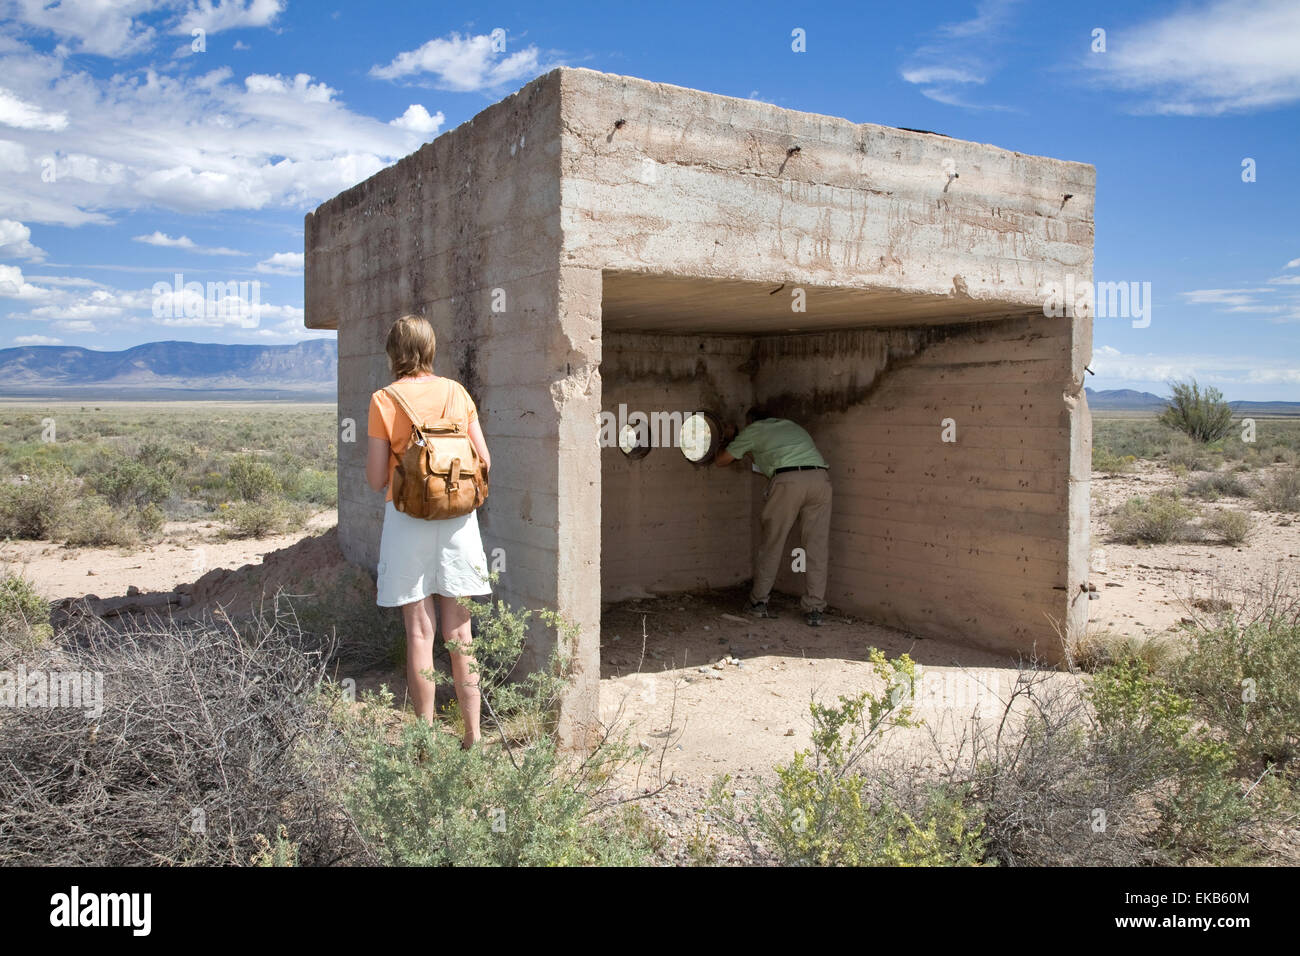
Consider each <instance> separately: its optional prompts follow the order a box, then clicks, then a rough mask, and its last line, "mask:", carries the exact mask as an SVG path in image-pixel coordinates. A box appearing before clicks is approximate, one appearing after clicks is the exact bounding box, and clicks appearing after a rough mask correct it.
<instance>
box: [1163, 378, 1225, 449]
mask: <svg viewBox="0 0 1300 956" xmlns="http://www.w3.org/2000/svg"><path fill="white" fill-rule="evenodd" d="M1169 387H1170V390H1171V391H1172V392H1173V395H1172V396H1171V397H1170V398H1169V404H1168V405H1167V406H1166V407H1165V410H1164V411H1163V412H1161V413H1160V423H1161V424H1162V425H1167V426H1168V427H1170V428H1174V429H1177V430H1178V431H1180V432H1182V433H1183V434H1185V435H1188V436H1189V437H1191V438H1193V439H1195V440H1196V441H1199V442H1212V441H1218V440H1219V439H1220V438H1223V437H1224V436H1225V435H1227V434H1228V432H1229V431H1230V430H1231V429H1232V408H1231V407H1230V406H1229V405H1228V403H1227V402H1225V401H1224V400H1223V394H1222V393H1221V392H1220V391H1219V390H1218V389H1217V388H1214V387H1209V388H1206V390H1205V392H1204V394H1202V393H1201V389H1200V387H1199V386H1198V385H1197V384H1196V380H1195V379H1193V380H1192V381H1191V382H1171V383H1170V385H1169Z"/></svg>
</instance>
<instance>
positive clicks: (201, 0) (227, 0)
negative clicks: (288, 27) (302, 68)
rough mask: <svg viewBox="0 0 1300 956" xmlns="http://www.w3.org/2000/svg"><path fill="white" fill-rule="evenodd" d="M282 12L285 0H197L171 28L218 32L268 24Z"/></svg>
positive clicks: (184, 31) (186, 32)
mask: <svg viewBox="0 0 1300 956" xmlns="http://www.w3.org/2000/svg"><path fill="white" fill-rule="evenodd" d="M283 12H284V0H247V2H245V3H240V2H239V0H224V2H223V0H196V2H195V4H194V5H193V6H192V7H191V8H190V9H189V11H188V12H187V13H186V14H185V16H183V17H182V18H181V20H180V22H179V23H177V24H176V26H175V27H174V28H173V30H172V32H173V33H185V34H189V33H190V31H191V30H196V29H197V30H206V31H207V32H208V33H217V32H219V31H221V30H234V29H236V28H239V27H265V26H270V24H271V23H272V22H274V20H275V18H276V17H278V16H279V15H280V14H281V13H283Z"/></svg>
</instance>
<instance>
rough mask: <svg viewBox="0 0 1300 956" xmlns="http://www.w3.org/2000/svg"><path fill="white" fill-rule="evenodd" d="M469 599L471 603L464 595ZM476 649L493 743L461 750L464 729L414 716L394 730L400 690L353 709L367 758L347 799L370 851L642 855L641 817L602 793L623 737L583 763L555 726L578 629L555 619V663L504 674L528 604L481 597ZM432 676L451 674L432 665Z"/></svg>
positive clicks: (558, 860)
mask: <svg viewBox="0 0 1300 956" xmlns="http://www.w3.org/2000/svg"><path fill="white" fill-rule="evenodd" d="M467 603H469V602H467ZM470 610H471V613H472V616H473V620H474V622H475V625H476V626H475V627H474V630H473V639H472V642H471V647H470V649H469V650H470V652H471V653H472V654H473V655H474V658H475V660H476V661H477V663H478V668H477V673H478V675H479V685H480V692H481V694H482V700H483V707H484V711H485V713H484V717H485V721H484V724H485V733H484V740H485V741H486V740H487V739H488V738H489V737H490V738H491V739H492V741H493V743H492V746H485V745H484V744H480V745H479V746H477V747H475V748H472V749H471V750H470V751H462V750H461V749H460V744H459V740H458V737H457V736H456V735H453V734H449V733H447V732H446V731H445V730H444V729H443V728H442V727H440V726H434V725H430V724H428V723H426V722H425V721H423V720H418V719H415V720H408V721H404V722H403V723H402V726H401V727H400V728H399V729H398V730H397V733H396V738H397V739H396V740H395V741H394V740H392V739H391V734H390V732H389V729H388V725H389V724H390V723H391V717H392V702H393V698H392V694H391V693H390V692H388V690H387V688H383V689H382V690H381V693H380V694H367V695H365V697H364V698H363V701H362V705H361V707H360V709H359V710H358V711H356V712H355V713H353V714H352V715H351V716H350V717H349V718H348V721H349V723H348V725H347V726H348V734H349V739H350V740H352V741H353V742H354V747H355V752H357V753H358V754H359V755H360V756H359V764H360V769H359V771H358V772H357V773H356V774H355V775H354V777H353V778H352V780H351V781H350V783H349V786H348V788H347V790H346V793H345V796H344V799H345V801H346V804H347V806H348V807H349V810H350V812H351V814H352V818H353V819H354V820H355V821H356V823H357V827H358V830H359V832H360V833H361V835H362V837H363V839H364V840H365V841H366V843H367V844H368V846H369V847H370V851H371V852H372V854H373V855H374V856H375V857H376V858H377V859H378V860H380V861H381V862H384V863H386V864H389V865H451V864H454V865H463V866H483V865H497V866H566V865H584V866H585V865H594V864H602V865H629V864H637V863H641V862H643V861H644V860H645V859H646V858H647V856H648V854H649V852H650V849H651V847H650V843H649V839H648V836H647V834H646V832H645V829H644V827H640V826H633V825H632V824H631V822H630V819H629V816H628V815H627V814H626V813H621V814H620V813H617V812H612V811H614V810H616V806H615V805H612V804H609V803H606V802H604V801H603V797H602V794H603V793H604V791H605V788H606V786H607V784H608V781H609V780H610V778H611V777H612V775H613V773H614V771H615V770H616V769H617V767H618V766H619V765H620V764H621V763H624V762H626V761H627V759H628V754H629V752H630V750H629V748H628V747H627V746H626V743H625V741H623V740H620V739H617V738H614V737H612V736H607V737H606V738H604V739H603V740H602V741H601V742H600V743H599V744H598V746H597V747H596V748H595V750H594V751H593V752H592V753H591V754H590V755H588V756H586V757H585V758H584V759H582V760H580V761H576V762H571V761H569V760H567V759H566V758H565V757H564V756H563V755H561V753H560V752H559V751H558V750H557V747H556V744H555V740H554V737H553V730H554V718H555V714H556V705H557V703H558V700H559V696H560V694H561V693H562V691H563V689H564V687H565V686H566V685H567V681H568V679H569V677H570V674H571V672H570V670H569V664H568V662H569V660H570V658H569V656H568V655H569V648H570V646H571V642H572V640H573V637H574V632H573V629H572V628H569V627H566V626H565V625H564V624H563V623H562V622H561V621H560V620H559V618H558V617H556V616H555V615H554V614H552V613H548V612H542V613H541V614H540V615H539V618H540V620H541V622H542V623H543V624H545V625H546V626H548V627H554V628H556V629H557V634H558V638H557V641H556V647H555V651H554V653H553V654H552V656H551V659H550V661H549V663H548V664H547V665H546V666H544V667H543V668H541V669H540V670H538V671H535V672H533V673H530V674H528V675H527V676H526V677H524V679H523V680H521V681H518V682H514V683H511V682H508V680H507V678H508V676H509V674H510V673H511V672H512V671H514V670H515V669H516V667H517V665H518V662H519V658H520V656H521V654H522V652H523V648H524V641H525V637H526V635H527V633H528V628H529V621H530V618H531V617H532V612H530V611H527V610H524V611H515V610H513V609H511V608H509V607H508V606H507V605H505V604H504V603H503V602H500V601H487V602H473V603H470ZM434 677H435V680H439V682H441V681H442V680H443V679H445V680H450V678H448V677H446V675H442V674H440V673H437V672H435V674H434Z"/></svg>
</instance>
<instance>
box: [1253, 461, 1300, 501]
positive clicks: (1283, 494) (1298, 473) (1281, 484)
mask: <svg viewBox="0 0 1300 956" xmlns="http://www.w3.org/2000/svg"><path fill="white" fill-rule="evenodd" d="M1255 505H1256V507H1258V508H1259V510H1260V511H1282V512H1297V511H1300V467H1296V466H1295V465H1292V466H1290V467H1285V468H1281V469H1278V470H1277V471H1275V472H1273V474H1272V475H1270V476H1269V477H1268V478H1267V479H1266V480H1265V481H1264V484H1263V485H1262V486H1260V488H1259V490H1258V491H1257V492H1255Z"/></svg>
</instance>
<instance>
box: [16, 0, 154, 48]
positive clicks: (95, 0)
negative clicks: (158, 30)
mask: <svg viewBox="0 0 1300 956" xmlns="http://www.w3.org/2000/svg"><path fill="white" fill-rule="evenodd" d="M168 5H169V3H168V2H167V0H59V2H55V3H51V2H50V0H9V2H8V3H6V4H5V5H4V13H5V15H6V16H8V17H10V18H12V19H13V20H15V21H16V22H18V23H21V24H23V25H24V26H27V27H30V28H35V29H37V30H39V31H43V32H49V33H53V34H54V35H55V36H56V37H58V38H59V39H60V40H67V41H71V42H72V43H73V44H74V46H73V49H74V50H75V51H76V52H78V53H96V54H99V55H101V56H111V57H117V56H126V55H128V54H131V53H137V52H140V51H141V50H144V49H146V48H147V47H148V46H149V45H150V44H151V43H152V42H153V38H154V29H153V27H150V26H147V25H143V24H141V23H139V22H137V18H138V17H139V16H140V15H142V14H145V13H150V12H152V11H155V10H158V9H161V8H164V7H166V6H168Z"/></svg>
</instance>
